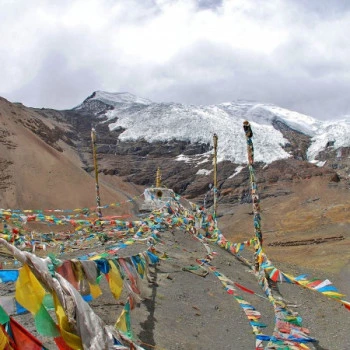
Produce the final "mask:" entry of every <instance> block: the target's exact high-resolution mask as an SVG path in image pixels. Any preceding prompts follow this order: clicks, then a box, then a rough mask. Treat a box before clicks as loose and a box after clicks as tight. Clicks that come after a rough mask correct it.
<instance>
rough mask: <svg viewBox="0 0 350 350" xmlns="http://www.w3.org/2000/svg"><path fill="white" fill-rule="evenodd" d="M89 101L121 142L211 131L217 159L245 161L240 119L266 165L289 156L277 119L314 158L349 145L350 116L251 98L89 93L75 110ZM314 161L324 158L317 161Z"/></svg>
mask: <svg viewBox="0 0 350 350" xmlns="http://www.w3.org/2000/svg"><path fill="white" fill-rule="evenodd" d="M94 103H103V104H105V105H106V106H108V107H109V108H106V109H105V110H104V111H103V112H102V113H101V106H100V105H99V108H98V109H96V114H97V113H98V114H99V115H100V118H101V123H107V124H108V127H109V130H110V131H115V130H122V132H121V133H120V134H119V136H118V137H119V140H120V141H136V140H140V139H144V140H145V141H147V142H157V141H161V142H166V141H169V140H178V141H185V142H191V143H202V144H211V143H212V136H213V134H214V133H216V134H217V135H218V137H219V145H218V157H219V161H223V160H228V161H231V162H234V163H236V164H244V163H246V146H245V136H244V133H243V129H242V123H243V121H244V120H248V121H250V123H251V125H252V129H253V132H254V145H255V150H256V152H255V160H256V161H257V162H264V163H266V164H270V163H272V162H274V161H276V160H279V159H286V158H289V157H291V156H292V152H291V151H288V150H287V147H286V146H287V145H288V144H289V143H290V140H288V139H287V138H286V137H285V135H284V134H283V133H282V132H281V130H279V129H278V128H276V122H281V123H283V124H284V125H286V126H287V127H289V128H290V129H292V130H294V131H296V132H299V133H302V134H305V135H307V136H308V137H309V138H310V146H309V147H308V150H307V159H308V160H309V161H310V162H314V163H317V159H318V156H319V154H320V152H322V151H324V150H325V149H326V148H327V147H330V145H331V147H332V148H333V149H339V148H341V147H349V146H350V138H349V137H348V136H347V135H349V134H350V120H349V119H344V120H341V121H339V120H338V121H320V120H317V119H315V118H312V117H310V116H307V115H304V114H300V113H297V112H293V111H290V110H287V109H284V108H281V107H278V106H275V105H272V104H263V103H256V102H251V101H237V102H227V103H221V104H217V105H208V106H194V105H183V104H179V103H152V102H151V101H150V100H147V99H143V98H140V97H137V96H134V95H132V94H129V93H108V92H103V91H97V92H94V93H93V94H92V95H91V96H90V97H89V98H87V99H86V100H85V101H84V102H83V103H82V104H81V105H80V106H78V107H77V108H78V109H83V108H87V107H89V109H90V110H91V109H92V110H93V108H92V107H93V104H94ZM318 164H319V165H322V164H324V162H319V163H318Z"/></svg>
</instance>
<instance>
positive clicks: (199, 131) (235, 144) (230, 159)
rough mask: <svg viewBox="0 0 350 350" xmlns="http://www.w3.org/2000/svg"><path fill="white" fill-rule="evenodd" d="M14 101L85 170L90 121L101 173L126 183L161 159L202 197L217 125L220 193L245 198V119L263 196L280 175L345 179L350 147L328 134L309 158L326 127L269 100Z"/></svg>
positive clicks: (36, 129) (172, 176)
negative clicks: (71, 104) (62, 104)
mask: <svg viewBox="0 0 350 350" xmlns="http://www.w3.org/2000/svg"><path fill="white" fill-rule="evenodd" d="M14 106H15V107H16V108H17V109H19V110H23V111H26V113H27V114H29V115H31V117H29V118H18V123H21V124H22V125H23V126H24V127H26V128H27V129H29V130H30V131H32V132H33V133H34V134H36V135H37V136H38V137H39V138H41V139H42V140H43V141H44V142H45V143H46V144H47V145H49V146H50V147H52V148H53V149H55V150H57V151H59V152H63V148H64V147H66V148H67V147H68V148H69V149H70V150H72V151H73V152H75V153H76V154H77V155H78V157H79V159H80V162H79V164H77V165H78V166H79V167H81V168H83V169H84V170H85V171H86V172H88V173H90V174H92V171H93V162H92V148H91V128H92V127H94V128H95V129H96V132H97V153H98V164H99V171H100V173H103V174H104V175H106V179H107V181H108V178H112V177H114V176H117V177H120V178H122V179H123V180H124V181H126V182H127V183H133V184H136V185H141V186H151V185H153V184H154V180H155V171H156V169H157V168H158V167H160V168H161V170H162V179H163V184H164V185H165V186H167V187H169V188H173V189H174V190H175V191H176V192H178V193H180V194H183V195H186V196H188V197H189V198H198V200H200V201H202V200H203V199H204V196H205V195H206V194H208V191H209V187H210V184H211V183H212V181H213V180H212V178H213V173H212V148H213V147H212V135H213V133H214V132H215V133H217V134H218V136H219V146H218V158H219V166H218V186H219V190H220V194H221V201H223V202H227V203H233V202H237V201H238V202H245V201H247V200H248V198H247V186H248V180H249V174H248V170H247V168H246V142H245V138H244V133H243V129H242V121H243V120H245V119H247V120H250V121H251V124H252V127H253V131H254V144H255V159H256V165H255V166H256V171H257V172H259V176H258V181H259V183H260V184H262V186H264V188H265V191H264V194H263V196H264V195H265V196H279V195H281V194H283V193H282V192H283V191H282V192H281V191H277V192H276V191H275V190H274V189H273V188H274V184H276V183H278V182H280V181H282V182H283V181H293V180H295V179H303V178H309V177H314V176H326V177H327V178H328V179H329V180H330V181H339V180H340V178H343V179H344V180H345V181H346V180H347V172H348V170H349V160H348V156H347V155H348V153H349V150H350V148H349V147H347V146H346V144H343V145H340V146H339V145H338V147H335V146H336V142H337V140H334V141H327V144H326V147H324V149H323V148H322V147H321V149H322V150H321V151H320V152H319V153H318V154H316V155H314V156H313V158H314V159H310V154H309V151H310V148H311V147H312V145H313V144H314V143H315V142H317V140H320V139H321V136H320V133H319V132H318V130H320V129H322V127H323V128H324V129H325V127H324V125H323V124H322V123H321V122H320V121H317V120H315V119H313V118H311V117H308V116H303V115H301V114H298V113H296V112H291V111H287V110H284V109H281V108H279V107H277V106H273V105H263V104H256V103H253V102H249V101H239V102H236V103H223V104H220V105H216V106H185V105H181V104H178V103H154V102H152V101H150V100H147V99H143V98H139V97H136V96H134V95H132V94H129V93H107V92H99V91H97V92H94V93H93V94H92V95H91V96H89V97H88V98H87V99H86V100H85V101H83V103H81V104H80V105H78V106H77V107H75V108H73V109H71V110H62V111H56V110H51V109H35V108H27V107H24V106H23V105H21V104H13V108H14ZM11 113H16V112H13V111H12V112H11ZM343 127H347V124H346V123H345V124H343ZM328 128H330V126H329V125H328ZM4 132H5V131H4ZM306 132H307V133H306ZM332 135H333V136H334V135H335V133H334V132H333V134H332ZM315 137H318V139H316V140H315ZM323 138H324V139H326V137H325V136H324V137H323ZM5 139H6V138H4V139H3V140H5ZM2 142H5V141H2ZM338 143H339V142H338ZM63 145H64V147H63ZM6 161H8V160H6ZM313 163H318V165H323V166H316V165H315V164H313ZM3 164H4V168H5V163H3ZM8 166H9V164H8V165H7V167H8Z"/></svg>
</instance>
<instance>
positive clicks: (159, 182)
mask: <svg viewBox="0 0 350 350" xmlns="http://www.w3.org/2000/svg"><path fill="white" fill-rule="evenodd" d="M161 186H162V175H161V173H160V168H159V167H158V168H157V174H156V187H157V188H159V187H161Z"/></svg>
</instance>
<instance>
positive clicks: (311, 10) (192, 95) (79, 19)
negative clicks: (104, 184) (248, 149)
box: [0, 0, 350, 119]
mask: <svg viewBox="0 0 350 350" xmlns="http://www.w3.org/2000/svg"><path fill="white" fill-rule="evenodd" d="M348 33H350V1H347V0H342V1H340V0H339V1H335V0H332V1H327V0H269V1H265V0H119V1H118V0H71V1H69V0H61V1H59V2H58V1H57V2H56V1H55V2H54V1H51V0H33V1H27V0H16V1H14V0H2V1H1V2H0V73H1V79H0V96H3V97H5V98H7V99H9V100H10V101H20V102H22V103H24V104H25V105H28V106H34V107H52V108H58V109H65V108H72V107H74V106H75V105H78V104H79V103H80V102H81V101H82V100H83V99H85V98H86V97H87V96H88V95H90V94H91V92H92V91H95V90H105V91H111V92H117V91H120V92H122V91H128V92H131V93H134V94H136V95H139V96H141V97H145V98H149V99H151V100H154V101H157V102H169V101H175V102H182V103H186V104H214V103H220V102H227V101H234V100H236V99H246V100H255V101H259V102H270V103H275V104H277V105H280V106H282V107H285V108H289V109H293V110H296V111H298V112H301V113H305V114H309V115H311V116H314V117H316V118H319V119H333V118H336V117H340V116H342V115H349V114H350V100H349V97H348V96H349V95H350V44H349V40H348Z"/></svg>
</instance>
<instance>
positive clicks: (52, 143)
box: [0, 98, 138, 211]
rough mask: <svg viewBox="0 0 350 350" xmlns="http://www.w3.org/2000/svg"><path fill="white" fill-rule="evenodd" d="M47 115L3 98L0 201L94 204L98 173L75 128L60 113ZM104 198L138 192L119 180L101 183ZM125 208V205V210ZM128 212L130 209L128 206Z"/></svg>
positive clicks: (6, 204)
mask: <svg viewBox="0 0 350 350" xmlns="http://www.w3.org/2000/svg"><path fill="white" fill-rule="evenodd" d="M51 116H52V117H51V118H44V117H43V116H41V115H40V114H38V113H37V112H36V111H35V110H33V109H30V108H26V107H24V106H23V105H21V104H13V103H10V102H8V101H6V100H5V99H3V98H1V99H0V134H1V137H0V187H1V196H0V206H1V207H2V208H21V209H56V208H57V209H58V208H67V209H73V208H74V207H78V208H81V207H94V206H95V205H96V199H95V198H96V197H95V181H94V178H93V177H92V176H91V175H89V174H88V173H87V172H86V171H84V170H83V169H82V164H81V161H80V159H79V157H78V155H77V152H76V149H75V145H74V141H73V130H72V127H71V125H69V124H68V123H67V122H65V121H64V120H62V119H60V114H59V113H57V112H55V111H52V112H51ZM100 187H101V189H100V191H101V198H103V200H104V201H105V202H104V203H113V202H118V201H123V200H125V199H127V198H128V196H130V195H133V194H135V193H137V192H138V191H136V190H135V188H134V187H132V186H128V185H127V184H126V183H123V182H121V183H118V186H117V188H118V189H119V192H118V191H116V190H115V189H114V188H113V186H108V187H107V186H105V185H103V183H102V184H101V186H100ZM120 210H121V211H123V210H124V209H120ZM126 211H129V210H128V209H126Z"/></svg>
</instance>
